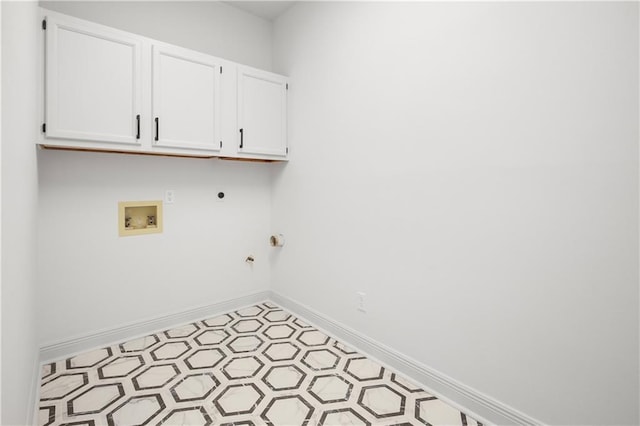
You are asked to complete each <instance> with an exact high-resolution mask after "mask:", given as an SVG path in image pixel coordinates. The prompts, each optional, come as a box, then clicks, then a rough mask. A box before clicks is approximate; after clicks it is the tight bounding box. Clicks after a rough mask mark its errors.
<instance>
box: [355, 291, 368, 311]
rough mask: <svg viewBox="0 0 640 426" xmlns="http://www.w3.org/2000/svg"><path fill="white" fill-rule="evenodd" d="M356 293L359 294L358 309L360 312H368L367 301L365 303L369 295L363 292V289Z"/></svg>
mask: <svg viewBox="0 0 640 426" xmlns="http://www.w3.org/2000/svg"><path fill="white" fill-rule="evenodd" d="M356 295H357V296H358V307H357V309H358V310H359V311H360V312H367V309H366V303H365V301H366V298H367V295H366V294H365V293H363V292H361V291H359V292H357V293H356Z"/></svg>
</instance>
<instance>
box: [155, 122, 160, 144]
mask: <svg viewBox="0 0 640 426" xmlns="http://www.w3.org/2000/svg"><path fill="white" fill-rule="evenodd" d="M158 121H160V119H159V118H158V117H156V140H158V138H159V137H160V129H159V127H158Z"/></svg>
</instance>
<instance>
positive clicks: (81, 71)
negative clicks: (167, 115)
mask: <svg viewBox="0 0 640 426" xmlns="http://www.w3.org/2000/svg"><path fill="white" fill-rule="evenodd" d="M46 23H47V30H46V65H45V66H46V69H45V73H46V81H45V84H46V89H45V90H46V102H45V121H46V137H47V138H61V139H72V140H84V141H95V142H106V143H115V144H129V145H139V136H140V135H139V120H140V106H141V72H140V66H141V49H142V43H141V41H140V40H139V39H136V38H135V37H132V36H131V35H129V34H127V33H123V32H120V31H118V30H114V29H111V28H107V27H103V26H101V25H97V24H92V23H88V22H84V21H79V20H75V19H73V18H66V17H62V16H55V17H53V16H48V17H47V18H46Z"/></svg>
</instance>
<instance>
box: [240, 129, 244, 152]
mask: <svg viewBox="0 0 640 426" xmlns="http://www.w3.org/2000/svg"><path fill="white" fill-rule="evenodd" d="M243 146H244V129H240V148H242V147H243Z"/></svg>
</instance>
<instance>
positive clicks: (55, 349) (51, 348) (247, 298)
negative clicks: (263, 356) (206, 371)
mask: <svg viewBox="0 0 640 426" xmlns="http://www.w3.org/2000/svg"><path fill="white" fill-rule="evenodd" d="M269 295H270V292H269V291H260V292H256V293H251V294H247V295H244V296H240V297H236V298H233V299H228V300H224V301H221V302H216V303H213V304H211V305H206V306H199V307H196V308H192V309H189V310H186V311H182V312H176V313H172V314H168V315H163V316H161V317H156V318H149V319H147V320H143V321H137V322H133V323H129V324H125V325H122V326H120V327H116V328H110V329H104V330H100V331H97V332H94V333H90V334H85V335H81V336H76V337H73V338H71V339H65V340H62V341H58V342H53V343H49V344H46V345H43V346H42V347H41V348H40V364H44V363H47V362H50V361H54V360H57V359H61V358H67V357H70V356H73V355H75V354H78V353H81V352H84V351H87V350H89V349H93V348H96V347H104V346H111V345H113V344H115V343H119V342H122V341H125V340H131V339H135V338H137V337H142V336H146V335H149V334H152V333H155V332H158V331H162V330H166V329H168V328H172V327H174V326H176V325H179V324H184V323H188V322H193V321H199V320H203V319H206V318H210V317H213V316H216V315H221V314H224V313H226V312H229V311H232V310H236V309H239V308H242V307H244V306H247V305H253V304H256V303H258V302H262V301H265V300H267V299H268V298H269Z"/></svg>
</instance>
